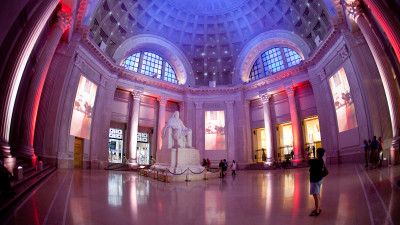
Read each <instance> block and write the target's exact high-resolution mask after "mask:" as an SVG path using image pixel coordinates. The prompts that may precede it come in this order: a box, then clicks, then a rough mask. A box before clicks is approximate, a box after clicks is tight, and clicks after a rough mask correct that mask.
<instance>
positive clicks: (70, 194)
mask: <svg viewBox="0 0 400 225" xmlns="http://www.w3.org/2000/svg"><path fill="white" fill-rule="evenodd" d="M328 168H329V172H330V173H329V175H328V176H327V177H326V178H325V179H324V181H323V186H322V190H321V201H322V206H321V209H322V213H321V214H320V215H319V216H317V217H310V216H309V213H310V212H311V211H312V209H313V207H314V202H313V198H312V196H310V195H309V194H308V192H309V180H308V169H307V168H302V169H291V170H282V169H281V170H273V171H271V170H268V171H242V170H240V171H238V173H237V176H236V177H232V176H230V175H229V176H227V177H226V178H224V179H220V178H218V179H213V180H201V181H191V182H179V183H163V182H160V181H156V180H154V179H152V178H148V177H143V176H139V175H138V174H137V173H136V172H118V171H105V170H57V171H56V172H55V173H53V174H52V175H51V176H49V177H48V178H47V179H46V180H45V181H44V182H42V183H41V184H40V185H38V186H37V187H35V188H34V189H33V190H32V191H31V192H30V193H27V194H26V195H25V196H23V197H22V198H21V199H19V200H18V201H17V202H16V204H14V205H13V206H12V207H11V208H10V209H9V210H8V212H2V215H1V217H0V224H24V225H25V224H27V225H38V224H43V225H51V224H93V225H94V224H96V225H99V224H117V225H119V224H121V225H122V224H189V225H196V224H213V225H214V224H229V225H234V224H241V225H242V224H245V225H247V224H296V225H301V224H362V225H365V224H372V225H374V224H376V225H381V224H388V225H393V224H400V188H399V187H398V186H396V183H397V181H398V180H399V179H400V166H394V167H386V168H379V169H365V168H364V167H363V166H362V165H359V164H345V165H331V166H329V167H328Z"/></svg>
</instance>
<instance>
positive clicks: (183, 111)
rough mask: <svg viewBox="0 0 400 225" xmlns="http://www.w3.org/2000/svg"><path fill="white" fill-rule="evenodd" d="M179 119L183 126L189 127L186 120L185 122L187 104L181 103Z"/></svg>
mask: <svg viewBox="0 0 400 225" xmlns="http://www.w3.org/2000/svg"><path fill="white" fill-rule="evenodd" d="M178 104H179V118H181V120H182V121H183V124H185V126H187V124H186V120H185V102H179V103H178Z"/></svg>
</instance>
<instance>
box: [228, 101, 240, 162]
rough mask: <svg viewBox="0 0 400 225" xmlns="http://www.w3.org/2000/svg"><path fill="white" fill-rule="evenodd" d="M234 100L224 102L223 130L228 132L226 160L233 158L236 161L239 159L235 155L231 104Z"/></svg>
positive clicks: (233, 121) (233, 119)
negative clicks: (224, 123) (224, 117)
mask: <svg viewBox="0 0 400 225" xmlns="http://www.w3.org/2000/svg"><path fill="white" fill-rule="evenodd" d="M234 103H235V101H225V104H226V125H227V126H226V127H225V131H226V133H228V135H227V139H228V146H227V149H226V150H227V151H228V160H229V161H230V160H235V161H236V162H238V161H239V159H238V157H237V155H236V148H235V118H234V116H233V104H234Z"/></svg>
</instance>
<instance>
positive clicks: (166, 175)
mask: <svg viewBox="0 0 400 225" xmlns="http://www.w3.org/2000/svg"><path fill="white" fill-rule="evenodd" d="M165 183H168V169H166V170H165Z"/></svg>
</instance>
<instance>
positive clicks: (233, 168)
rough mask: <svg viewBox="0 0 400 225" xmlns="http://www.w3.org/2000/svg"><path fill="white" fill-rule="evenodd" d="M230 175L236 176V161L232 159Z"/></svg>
mask: <svg viewBox="0 0 400 225" xmlns="http://www.w3.org/2000/svg"><path fill="white" fill-rule="evenodd" d="M232 176H236V162H235V160H233V161H232Z"/></svg>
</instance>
